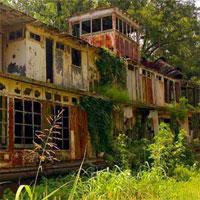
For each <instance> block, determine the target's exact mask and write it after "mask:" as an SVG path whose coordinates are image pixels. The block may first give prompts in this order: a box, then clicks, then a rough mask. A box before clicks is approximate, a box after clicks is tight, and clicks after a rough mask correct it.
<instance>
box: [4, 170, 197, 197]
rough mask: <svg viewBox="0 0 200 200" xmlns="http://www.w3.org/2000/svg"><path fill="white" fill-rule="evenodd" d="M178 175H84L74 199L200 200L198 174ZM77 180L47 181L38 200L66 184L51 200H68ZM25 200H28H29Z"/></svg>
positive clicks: (126, 172) (153, 172) (152, 172)
mask: <svg viewBox="0 0 200 200" xmlns="http://www.w3.org/2000/svg"><path fill="white" fill-rule="evenodd" d="M175 174H176V175H175V176H174V177H166V176H165V175H163V174H162V173H161V172H160V171H158V170H155V169H154V170H148V171H143V172H140V173H138V174H137V175H136V176H134V175H132V173H131V172H130V171H129V170H124V171H121V170H120V169H119V168H116V169H114V170H109V169H105V170H101V171H97V172H95V173H93V174H90V175H82V177H81V178H80V180H79V182H78V183H77V189H76V192H75V194H74V199H87V200H95V199H101V200H117V199H124V200H137V199H141V200H146V199H152V200H153V199H160V200H167V199H177V200H188V199H190V200H196V199H199V198H200V195H199V181H200V176H199V174H198V173H194V172H190V171H188V170H187V169H186V168H184V167H178V168H177V169H176V172H175ZM88 176H89V177H88ZM179 176H180V177H179ZM74 179H75V177H74V176H72V175H68V176H62V177H59V178H54V179H44V180H43V181H42V182H41V184H40V185H38V186H37V188H36V191H37V194H38V199H42V198H40V197H41V196H42V194H44V193H47V194H50V193H51V192H52V191H53V190H55V188H58V187H59V185H62V184H63V183H66V182H67V183H69V184H67V185H65V187H64V188H61V189H60V191H59V192H58V193H56V194H54V195H53V196H52V197H50V198H49V200H51V199H52V200H53V199H59V198H60V199H68V197H69V192H70V191H71V188H72V185H73V182H74ZM45 191H46V192H45ZM5 199H8V200H13V198H9V197H8V196H5ZM25 199H26V200H29V199H28V198H25Z"/></svg>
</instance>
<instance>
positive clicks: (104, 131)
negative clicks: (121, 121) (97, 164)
mask: <svg viewBox="0 0 200 200" xmlns="http://www.w3.org/2000/svg"><path fill="white" fill-rule="evenodd" d="M80 106H81V107H82V108H83V109H84V110H85V111H86V112H87V113H88V129H89V133H90V138H91V142H92V145H93V148H94V149H95V150H96V151H97V152H109V151H111V143H112V103H111V101H107V100H104V99H101V98H94V97H86V96H85V97H81V100H80Z"/></svg>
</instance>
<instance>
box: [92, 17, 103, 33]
mask: <svg viewBox="0 0 200 200" xmlns="http://www.w3.org/2000/svg"><path fill="white" fill-rule="evenodd" d="M98 31H101V18H100V19H93V20H92V32H98Z"/></svg>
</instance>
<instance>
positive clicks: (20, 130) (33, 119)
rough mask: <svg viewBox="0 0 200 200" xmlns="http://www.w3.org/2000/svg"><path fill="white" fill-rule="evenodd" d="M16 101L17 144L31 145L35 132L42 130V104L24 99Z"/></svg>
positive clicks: (15, 125) (15, 124)
mask: <svg viewBox="0 0 200 200" xmlns="http://www.w3.org/2000/svg"><path fill="white" fill-rule="evenodd" d="M14 102H15V105H14V111H15V117H14V119H15V121H14V127H15V139H14V141H15V145H17V146H20V147H21V146H23V147H31V146H32V144H33V140H34V135H35V132H36V131H38V130H41V104H40V103H39V102H36V101H31V100H23V99H15V100H14Z"/></svg>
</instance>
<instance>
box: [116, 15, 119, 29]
mask: <svg viewBox="0 0 200 200" xmlns="http://www.w3.org/2000/svg"><path fill="white" fill-rule="evenodd" d="M116 29H117V30H119V19H118V18H117V17H116Z"/></svg>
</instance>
